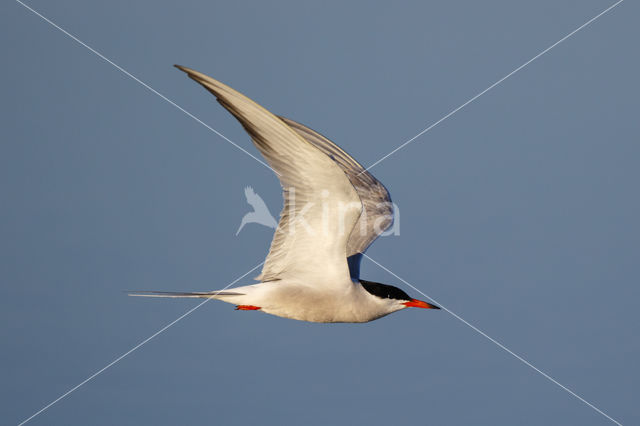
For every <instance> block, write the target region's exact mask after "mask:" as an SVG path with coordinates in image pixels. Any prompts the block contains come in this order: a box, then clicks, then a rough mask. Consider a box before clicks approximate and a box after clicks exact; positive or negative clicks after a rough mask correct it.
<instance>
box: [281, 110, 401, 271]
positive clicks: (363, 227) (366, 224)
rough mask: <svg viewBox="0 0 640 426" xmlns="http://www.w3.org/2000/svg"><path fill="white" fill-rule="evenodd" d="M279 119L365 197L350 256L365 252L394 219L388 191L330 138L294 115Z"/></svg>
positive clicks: (349, 250)
mask: <svg viewBox="0 0 640 426" xmlns="http://www.w3.org/2000/svg"><path fill="white" fill-rule="evenodd" d="M280 119H281V120H282V121H284V122H285V123H286V124H287V125H288V126H289V127H290V128H292V129H293V130H295V131H296V133H298V134H299V135H300V136H302V137H303V138H304V139H305V140H306V141H307V142H309V143H311V144H312V145H313V146H315V147H316V148H318V149H319V150H320V151H322V152H324V153H325V154H326V155H328V156H329V157H330V158H331V159H333V160H334V161H335V162H336V164H338V166H340V168H341V169H342V171H344V172H345V174H346V175H347V177H348V178H349V180H350V181H351V184H352V185H353V186H354V188H355V189H356V192H357V193H358V196H359V197H360V200H361V201H362V214H361V215H360V217H359V218H358V222H357V223H356V224H355V226H354V227H353V230H352V231H351V235H350V236H349V241H348V242H347V256H348V257H351V256H354V255H357V254H359V253H364V251H365V250H366V249H367V247H369V246H370V245H371V243H373V241H374V240H375V239H376V238H378V236H379V235H380V234H382V233H383V232H384V231H386V230H387V229H388V228H389V227H390V226H391V224H392V223H393V204H392V203H391V196H390V195H389V191H387V188H385V187H384V185H382V183H380V181H378V179H376V178H375V177H373V175H372V174H371V173H369V172H368V171H366V170H365V168H364V167H362V166H361V165H360V164H359V163H358V162H357V161H356V160H354V159H353V157H351V156H350V155H349V154H347V153H346V152H344V150H342V149H341V148H340V147H339V146H337V145H336V144H334V143H333V142H331V141H330V140H329V139H327V138H325V137H324V136H322V135H321V134H319V133H318V132H315V131H313V130H311V129H310V128H308V127H306V126H304V125H302V124H300V123H297V122H295V121H293V120H291V119H288V118H285V117H280ZM361 257H362V256H357V257H354V259H358V263H359V260H360V258H361ZM354 278H356V277H354Z"/></svg>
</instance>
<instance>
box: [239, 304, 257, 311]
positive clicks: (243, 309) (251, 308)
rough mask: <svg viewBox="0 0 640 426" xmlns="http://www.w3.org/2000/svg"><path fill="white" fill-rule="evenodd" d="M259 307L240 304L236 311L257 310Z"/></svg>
mask: <svg viewBox="0 0 640 426" xmlns="http://www.w3.org/2000/svg"><path fill="white" fill-rule="evenodd" d="M258 309H260V307H259V306H253V305H238V306H236V311H257V310H258Z"/></svg>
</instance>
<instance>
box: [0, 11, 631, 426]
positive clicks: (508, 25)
mask: <svg viewBox="0 0 640 426" xmlns="http://www.w3.org/2000/svg"><path fill="white" fill-rule="evenodd" d="M613 3H614V2H605V1H581V2H568V1H562V2H557V1H540V2H507V1H488V2H470V1H451V2H400V3H393V4H391V3H389V4H387V3H378V2H373V3H372V2H366V3H365V2H362V3H358V2H353V3H347V4H344V3H342V2H322V3H317V2H316V3H311V2H281V1H275V2H253V1H252V2H224V3H223V2H180V3H179V4H178V3H174V2H166V1H161V2H151V1H147V0H141V1H138V2H125V1H119V0H115V1H112V2H102V3H93V2H81V1H61V2H54V3H52V2H45V1H41V0H38V1H30V2H28V3H27V4H29V5H30V6H31V7H33V8H34V9H36V10H38V11H39V12H40V13H42V14H43V15H44V16H46V17H47V18H49V19H51V20H52V21H53V22H55V23H56V24H58V25H60V26H61V27H63V28H64V29H66V30H67V31H69V32H70V33H72V34H74V35H75V36H77V37H78V38H79V39H81V40H82V41H83V42H85V43H87V44H88V45H90V46H91V47H93V48H95V49H96V50H97V51H99V52H101V53H102V54H104V55H105V56H107V57H108V58H110V59H111V60H112V61H113V62H115V63H116V64H118V65H119V66H121V67H123V68H124V69H126V70H127V71H128V72H130V73H132V74H133V75H135V76H137V77H138V78H140V79H141V80H142V81H144V82H145V83H147V84H148V85H150V86H151V87H153V88H154V89H155V90H157V91H158V92H160V93H162V94H164V95H165V96H167V97H168V98H170V99H172V100H173V101H174V102H175V103H176V104H178V105H180V106H181V107H183V108H185V109H186V110H188V111H189V112H191V113H192V114H194V115H195V116H197V117H199V118H200V119H202V120H203V121H204V122H205V123H207V124H208V125H210V126H211V127H213V128H215V129H216V130H217V131H219V132H221V133H222V134H224V135H225V136H226V137H228V138H229V139H231V140H232V141H234V142H235V143H237V144H238V145H239V146H241V147H243V148H244V149H246V150H248V151H249V152H251V153H252V154H254V155H258V152H257V150H256V149H255V148H254V147H253V146H252V144H251V142H250V140H249V138H248V136H247V135H246V134H245V133H244V131H243V130H242V128H241V126H240V125H239V124H238V123H237V122H236V121H235V120H234V119H233V118H232V117H231V116H230V115H229V114H228V113H227V112H226V111H225V110H224V109H223V108H221V107H220V106H219V105H218V104H217V103H216V102H215V101H214V99H213V97H212V96H211V95H209V94H208V93H207V92H206V91H204V90H203V89H202V88H200V87H198V86H197V85H196V84H195V83H193V82H191V81H190V80H188V79H187V78H186V77H185V76H184V75H183V74H182V73H181V72H179V71H177V70H176V69H174V68H173V67H172V65H173V64H174V63H178V64H183V65H186V66H189V67H192V68H194V69H197V70H199V71H202V72H204V73H206V74H209V75H211V76H213V77H215V78H217V79H219V80H221V81H223V82H225V83H227V84H229V85H231V86H232V87H234V88H236V89H237V90H240V91H242V92H243V93H245V94H246V95H248V96H250V97H251V98H253V99H255V100H256V101H257V102H259V103H261V104H262V105H264V106H265V107H267V108H268V109H270V110H271V111H273V112H274V113H277V114H280V115H284V116H287V117H290V118H292V119H295V120H297V121H300V122H302V123H304V124H306V125H308V126H309V127H311V128H313V129H315V130H318V131H319V132H321V133H323V134H324V135H326V136H328V137H330V138H331V139H332V140H333V141H335V142H336V143H337V144H338V145H340V146H341V147H343V148H344V149H345V150H346V151H347V152H349V153H351V154H352V155H353V156H354V157H355V158H356V159H357V160H359V161H360V162H361V163H363V164H364V165H369V164H372V163H374V162H375V161H377V160H378V159H379V158H381V157H382V156H384V155H386V154H387V153H388V152H390V151H391V150H393V149H394V148H396V147H397V146H398V145H400V144H401V143H403V142H404V141H406V140H408V139H409V138H411V137H413V136H414V135H416V134H417V133H418V132H420V131H421V130H423V129H424V128H426V127H427V126H429V125H430V124H432V123H434V122H436V121H437V120H438V119H440V118H441V117H443V116H444V115H446V114H447V113H448V112H450V111H451V110H453V109H455V108H457V107H458V106H460V105H461V104H463V103H464V102H466V101H467V100H468V99H470V98H471V97H473V96H474V95H476V94H477V93H479V92H481V91H482V90H484V89H485V88H487V87H488V86H490V85H491V84H492V83H494V82H495V81H497V80H499V79H500V78H502V77H503V76H505V75H506V74H508V73H509V72H511V71H513V70H514V69H516V68H517V67H518V66H520V65H521V64H523V63H524V62H526V61H527V60H529V59H530V58H532V57H534V56H535V55H536V54H538V53H539V52H540V51H542V50H543V49H545V48H546V47H548V46H550V45H552V44H553V43H555V42H556V41H558V40H560V39H561V38H562V37H564V36H565V35H567V34H568V33H569V32H571V31H572V30H574V29H575V28H577V27H579V26H580V25H582V24H584V23H585V22H586V21H588V20H589V19H591V18H592V17H594V16H596V15H597V14H598V13H600V12H601V11H602V10H604V9H606V8H607V7H608V6H610V5H611V4H613ZM0 10H1V14H0V16H2V17H1V18H0V20H2V26H1V27H0V32H1V33H2V37H0V46H1V47H2V52H3V57H4V58H5V64H4V65H5V66H4V67H2V70H1V71H0V73H1V74H2V79H1V81H2V93H3V96H2V101H1V102H0V108H1V116H2V126H1V130H0V131H1V132H2V138H1V141H2V142H0V176H1V178H0V200H1V202H2V209H0V254H1V255H0V279H1V280H2V289H3V297H2V299H1V301H0V306H1V308H0V318H1V319H2V320H1V321H0V337H1V338H2V351H0V360H1V361H2V362H1V363H0V365H2V367H0V377H2V380H1V381H0V398H1V400H2V401H3V403H2V404H0V419H2V423H3V424H18V423H19V422H21V421H22V420H24V419H26V418H27V417H29V416H30V415H32V414H33V413H35V412H36V411H38V410H39V409H40V408H42V407H43V406H45V405H46V404H48V403H49V402H51V401H53V400H54V399H56V398H57V397H58V396H60V395H62V394H63V393H64V392H66V391H67V390H69V389H70V388H72V387H73V386H75V385H77V384H78V383H80V382H82V381H83V380H84V379H86V378H87V377H89V376H90V375H91V374H93V373H94V372H96V371H97V370H99V369H101V368H102V367H104V366H105V365H107V364H108V363H110V362H111V361H113V360H114V359H116V358H117V357H118V356H120V355H121V354H123V353H125V352H126V351H128V350H129V349H131V348H132V347H134V346H135V345H136V344H138V343H139V342H141V341H143V340H144V339H146V338H147V337H149V336H151V335H152V334H153V333H155V332H156V331H158V330H159V329H161V328H162V327H163V326H165V325H166V324H168V323H170V322H171V321H173V320H175V319H176V318H178V317H179V316H180V315H182V314H183V313H185V312H187V311H188V310H189V309H191V308H192V307H194V306H195V304H197V303H198V302H194V301H191V300H145V299H140V298H130V297H127V296H126V295H125V291H126V290H139V289H141V290H146V289H157V290H176V291H189V290H212V289H218V288H222V287H224V286H226V285H227V284H228V283H230V282H232V281H233V280H234V279H236V278H237V277H238V276H240V275H242V274H244V273H245V272H247V271H248V270H249V269H251V268H252V267H254V266H255V265H257V264H258V263H259V262H261V261H262V260H263V259H264V256H265V255H266V253H267V249H268V245H269V242H270V240H271V235H272V230H270V229H268V228H266V227H261V226H258V225H247V226H246V227H245V228H244V229H243V230H242V232H241V233H240V234H239V235H238V236H236V235H235V232H236V230H237V229H238V226H239V224H240V220H241V218H242V216H243V215H244V214H245V213H246V212H247V211H248V210H249V206H248V205H247V204H246V201H245V197H244V187H245V186H247V185H251V186H252V187H253V188H254V189H255V191H256V192H257V193H259V194H260V195H261V196H262V197H263V198H264V200H265V202H266V203H267V205H268V206H269V208H270V209H271V211H272V212H274V213H275V212H277V211H279V209H280V205H281V195H280V189H279V185H278V182H277V179H276V177H275V176H274V175H273V174H272V172H271V171H270V170H268V169H267V168H265V167H264V166H262V165H260V164H259V163H257V162H256V161H255V160H254V159H252V158H251V157H249V156H248V155H246V154H244V153H242V152H241V151H240V150H238V149H237V148H235V147H233V146H232V145H231V144H229V143H228V142H226V141H224V140H223V139H222V138H220V137H219V136H217V135H215V134H214V133H212V132H211V131H210V130H208V129H207V128H206V127H204V126H202V125H201V124H199V123H198V122H196V121H194V120H193V119H192V118H190V117H188V116H187V115H185V114H184V113H183V112H181V111H180V110H178V109H176V108H175V107H174V106H172V105H170V104H169V103H167V102H166V101H165V100H163V99H161V98H160V97H159V96H157V95H156V94H154V93H152V92H150V91H149V90H147V89H145V88H144V87H143V86H141V85H140V84H139V83H138V82H136V81H134V80H132V79H131V78H129V77H127V76H126V75H124V74H123V73H122V72H120V71H118V70H117V69H116V68H114V67H113V66H112V65H110V64H108V63H107V62H105V61H104V60H102V59H100V58H99V57H97V56H96V55H95V54H93V53H91V52H90V51H89V50H87V49H86V48H84V47H82V46H80V45H79V44H78V43H76V42H75V41H73V40H71V39H70V38H69V37H68V36H66V35H64V34H63V33H61V32H60V31H58V30H56V29H55V28H53V27H52V26H51V25H49V24H47V23H46V22H45V21H43V20H42V19H41V18H39V17H37V16H36V15H35V14H33V13H32V12H30V11H29V10H27V9H26V8H25V7H23V6H21V5H20V4H19V3H16V2H3V4H2V5H1V6H0ZM638 11H639V10H638V5H637V4H636V3H634V2H629V1H626V2H623V3H621V4H620V5H619V6H618V7H616V8H614V9H613V10H612V11H611V12H609V13H607V14H606V15H604V16H602V17H601V18H599V19H598V20H597V21H595V22H594V23H593V24H591V25H590V26H588V27H587V28H585V29H584V30H582V31H580V32H578V33H577V34H575V35H574V36H573V37H571V38H570V39H568V40H566V41H565V42H563V43H562V44H560V45H558V46H557V47H555V48H554V49H552V50H551V51H549V52H548V53H547V54H545V55H544V56H542V57H541V58H539V59H537V60H536V61H534V62H533V63H531V64H530V65H528V66H527V67H525V68H523V69H522V70H521V71H519V72H518V73H517V74H515V75H513V76H512V77H510V78H509V79H507V80H505V81H504V82H503V83H501V84H500V85H498V86H496V87H495V88H494V89H492V90H491V91H489V92H487V93H486V94H485V95H483V96H482V97H480V98H479V99H477V100H476V101H474V102H473V103H471V104H469V105H468V106H467V107H465V108H463V109H462V110H460V111H459V112H457V113H456V114H455V115H453V116H451V117H450V118H448V119H447V120H445V121H443V122H442V123H441V124H439V125H438V126H436V127H435V128H433V129H432V130H430V131H429V132H427V133H426V134H424V135H423V136H421V137H420V138H418V139H416V140H415V141H414V142H413V143H412V144H410V145H409V146H407V147H406V148H404V149H402V150H400V151H399V152H397V153H396V154H394V155H393V156H391V157H389V158H388V159H386V160H384V161H383V162H381V163H380V164H378V165H377V166H376V167H374V168H373V169H372V172H373V173H374V175H375V176H376V177H377V178H378V179H379V180H381V181H382V182H383V183H384V184H385V185H386V186H387V188H388V189H389V190H390V192H391V195H392V198H393V200H394V202H395V203H396V204H397V206H398V208H399V210H400V219H399V224H400V235H397V236H392V237H387V238H381V239H380V240H378V241H377V242H376V244H374V245H373V246H372V247H371V249H370V250H369V252H368V254H369V255H370V256H371V257H372V258H374V259H375V260H376V261H378V262H380V263H381V264H382V265H384V266H385V267H386V268H388V269H389V270H391V271H393V272H394V273H395V274H397V275H398V276H400V277H402V278H403V279H404V280H406V281H407V282H409V283H411V284H412V285H414V286H415V287H417V288H419V289H420V290H421V291H423V292H424V293H426V294H427V295H429V296H432V297H433V298H435V299H436V300H437V301H438V302H440V303H441V304H442V305H444V306H445V307H447V308H448V309H450V310H451V311H453V312H455V313H456V314H458V315H460V316H461V317H462V318H464V319H465V320H466V321H468V322H469V323H471V324H473V325H474V326H476V327H478V328H479V329H481V330H483V331H484V332H486V333H487V334H488V335H490V336H491V337H493V338H495V339H497V340H498V341H500V342H501V343H503V344H504V345H506V346H507V347H508V348H510V349H511V350H513V351H514V352H516V353H518V354H519V355H521V356H522V357H524V358H525V359H527V360H528V361H530V362H531V363H532V364H533V365H535V366H536V367H538V368H540V369H541V370H542V371H544V372H546V373H548V374H549V375H551V376H552V377H554V378H555V379H556V380H558V381H559V382H560V383H562V384H563V385H564V386H567V387H568V388H570V389H572V390H573V391H575V392H576V393H577V394H579V395H580V396H581V397H583V398H584V399H585V400H587V401H589V402H590V403H592V404H593V405H595V406H596V407H598V408H599V409H600V410H602V411H603V412H605V413H607V414H608V415H610V416H611V417H613V418H614V419H616V420H618V421H620V422H621V423H624V424H635V423H638V421H639V420H640V413H639V412H638V408H637V403H636V399H637V398H636V397H635V396H636V395H638V393H639V392H640V389H639V383H640V369H639V368H638V365H637V359H638V358H639V357H640V341H639V339H638V323H639V314H638V309H637V306H636V305H637V301H638V300H639V299H640V291H639V289H638V281H639V278H640V272H639V270H638V264H639V258H640V226H638V218H639V217H640V201H639V199H638V196H637V193H638V189H637V186H638V182H640V168H639V167H638V161H637V159H638V156H639V154H640V147H639V146H638V131H639V130H640V129H639V122H638V119H637V115H638V101H637V99H638V95H639V94H640V93H639V90H638V83H637V75H640V61H639V58H638V53H637V40H638V37H639V35H640V34H639V33H638V32H639V29H638V25H637V22H636V21H637V20H636V18H635V17H636V16H637V13H638ZM362 269H363V270H362V276H363V277H364V278H366V279H369V280H372V281H379V282H383V283H388V284H392V285H396V286H398V287H401V288H403V289H404V290H405V291H407V292H408V293H409V294H411V295H413V296H418V294H417V293H416V292H415V291H414V290H412V289H411V288H409V287H407V286H406V285H404V284H403V283H402V282H401V281H400V280H398V279H397V278H395V277H393V276H392V275H390V274H388V273H387V272H385V271H384V270H383V269H381V268H379V267H378V266H376V265H375V264H373V263H371V262H364V263H363V268H362ZM254 275H257V274H254ZM254 275H250V276H249V277H247V278H245V279H244V280H242V281H241V282H239V283H238V284H248V283H250V282H251V280H250V279H249V278H250V277H251V276H254ZM250 422H261V423H262V424H268V425H280V424H302V423H304V424H308V425H324V424H328V423H330V424H360V423H367V424H370V425H378V424H389V423H393V424H424V423H428V424H448V425H466V424H503V425H511V424H581V425H600V424H612V423H611V422H610V421H609V420H607V419H606V418H605V417H604V416H603V415H601V414H599V413H598V412H596V411H595V410H593V409H592V408H590V407H589V406H587V405H586V404H584V403H583V402H581V401H579V400H578V399H576V398H575V397H573V396H572V395H570V394H569V393H567V392H566V391H564V390H562V389H561V388H560V387H558V386H556V385H555V384H553V383H551V382H550V381H549V380H547V379H546V378H544V377H542V376H541V375H540V374H538V373H536V372H535V371H533V370H532V369H531V368H529V367H527V366H526V365H524V364H523V363H522V362H520V361H518V360H517V359H515V358H514V357H512V356H511V355H509V354H508V353H506V352H505V351H503V350H502V349H500V348H499V347H498V346H496V345H495V344H494V343H492V342H490V341H489V340H487V339H486V338H485V337H483V336H481V335H480V334H478V333H477V332H476V331H474V330H472V329H471V328H469V327H468V326H466V325H465V324H463V323H462V322H461V321H459V320H458V319H456V318H455V317H454V316H452V315H450V314H448V313H447V312H445V311H423V310H407V311H403V312H400V313H397V314H394V315H391V316H389V317H386V318H383V319H381V320H378V321H375V322H372V323H369V324H336V325H326V324H309V323H303V322H296V321H290V320H285V319H281V318H277V317H272V316H268V315H264V314H261V313H259V312H236V311H234V310H233V307H232V306H231V305H228V304H223V303H220V302H215V301H212V302H210V303H207V304H206V305H204V306H203V307H202V308H200V309H197V310H196V311H194V312H193V313H192V314H190V315H189V316H187V317H185V318H184V319H183V320H181V321H180V322H178V323H177V324H176V325H174V326H173V327H171V328H169V329H168V330H167V331H165V332H164V333H162V334H160V335H159V336H157V337H156V338H155V339H153V340H151V341H150V342H149V343H147V344H146V345H144V346H142V347H141V348H140V349H138V350H136V351H135V352H133V353H132V354H130V355H129V356H128V357H126V358H124V359H123V360H122V361H120V362H118V363H117V364H115V365H113V367H111V368H110V369H108V370H106V371H105V372H104V373H102V374H100V375H99V376H97V377H96V378H95V379H94V380H92V381H90V382H88V383H87V384H85V385H84V386H82V387H81V388H79V389H78V390H77V391H75V392H74V393H72V394H70V395H69V396H68V397H66V398H65V399H63V400H61V401H60V402H58V403H57V404H55V405H53V406H52V407H51V408H49V409H48V410H46V411H45V412H43V413H41V414H40V415H39V416H37V417H35V418H34V419H33V420H32V421H31V422H30V423H29V424H33V425H36V424H42V425H52V424H55V425H69V424H93V425H103V424H104V425H109V424H123V425H127V424H131V425H134V424H135V425H139V424H156V425H165V424H166V425H173V424H225V425H235V424H247V423H250Z"/></svg>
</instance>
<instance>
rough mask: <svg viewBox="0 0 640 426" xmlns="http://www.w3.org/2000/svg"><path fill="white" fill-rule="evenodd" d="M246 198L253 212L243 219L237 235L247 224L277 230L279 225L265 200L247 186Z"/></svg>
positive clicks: (245, 190)
mask: <svg viewBox="0 0 640 426" xmlns="http://www.w3.org/2000/svg"><path fill="white" fill-rule="evenodd" d="M244 196H245V197H246V199H247V203H249V205H250V206H251V207H253V211H252V212H249V213H247V214H245V215H244V216H243V217H242V221H241V222H240V227H239V228H238V230H237V231H236V235H238V234H239V233H240V231H242V228H244V225H246V224H247V223H259V224H260V225H264V226H266V227H269V228H273V229H276V227H277V226H278V223H277V222H276V220H275V219H274V218H273V215H272V214H271V212H270V211H269V207H267V205H266V204H265V202H264V200H263V199H262V198H261V197H260V196H259V195H258V194H256V192H255V191H254V190H253V188H252V187H250V186H247V187H246V188H245V189H244Z"/></svg>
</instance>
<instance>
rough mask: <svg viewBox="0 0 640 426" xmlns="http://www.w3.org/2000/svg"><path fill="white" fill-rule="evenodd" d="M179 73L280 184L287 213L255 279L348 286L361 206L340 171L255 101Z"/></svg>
mask: <svg viewBox="0 0 640 426" xmlns="http://www.w3.org/2000/svg"><path fill="white" fill-rule="evenodd" d="M177 67H178V68H179V69H181V70H182V71H184V72H186V73H187V74H188V75H189V77H191V78H192V79H193V80H195V81H196V82H198V83H200V84H201V85H202V86H204V87H205V88H206V89H207V90H209V91H210V92H211V93H213V94H214V95H215V96H216V98H217V100H218V102H220V104H221V105H222V106H223V107H225V108H226V109H227V110H228V111H229V112H230V113H231V114H233V115H234V116H235V117H236V119H237V120H238V121H239V122H240V123H241V124H242V126H243V127H244V129H245V130H246V131H247V133H249V135H250V136H251V139H252V140H253V142H254V144H255V145H256V147H257V148H258V150H259V151H260V152H261V154H262V155H263V156H264V158H265V159H266V160H267V162H268V163H269V165H270V166H271V167H272V169H273V170H274V171H275V172H276V174H277V175H278V178H279V179H280V184H281V185H282V187H283V198H284V208H283V210H282V212H281V214H280V222H279V224H278V228H277V229H276V232H275V234H274V238H273V241H272V242H271V248H270V250H269V254H268V256H267V258H266V260H265V264H264V267H263V269H262V273H261V274H260V276H259V277H258V278H257V279H260V280H261V281H263V282H264V281H275V280H279V279H282V278H283V277H286V276H287V275H288V274H291V275H294V276H296V278H300V277H302V276H304V275H305V274H308V275H309V276H310V277H318V276H324V277H326V280H327V282H330V281H332V279H333V278H336V280H335V281H339V282H345V281H344V280H342V281H341V279H342V278H346V279H347V280H348V277H349V271H348V267H347V261H346V256H347V248H346V247H347V241H348V240H349V235H350V234H351V230H352V229H353V227H354V225H355V224H356V222H357V220H358V217H359V216H360V213H361V211H362V203H361V201H360V198H359V197H358V193H357V192H356V190H355V188H354V186H353V185H352V183H351V181H350V180H349V179H348V178H347V176H346V175H345V173H344V172H343V170H342V169H341V168H340V166H339V165H338V164H337V163H336V162H335V161H333V160H331V158H329V157H328V156H327V155H325V154H324V153H323V152H322V151H321V150H320V149H318V148H317V147H316V146H314V144H312V143H310V142H308V141H307V140H305V139H304V138H303V137H301V136H300V135H299V134H298V133H297V132H295V131H294V130H293V129H292V128H291V127H289V126H288V125H287V124H285V123H284V122H283V121H282V120H281V119H280V118H278V117H276V116H275V115H273V114H271V113H270V112H269V111H267V110H266V109H264V108H263V107H261V106H260V105H258V104H257V103H255V102H253V101H252V100H251V99H249V98H247V97H245V96H244V95H242V94H241V93H239V92H237V91H235V90H233V89H232V88H230V87H228V86H226V85H224V84H223V83H220V82H219V81H217V80H214V79H213V78H211V77H208V76H206V75H204V74H202V73H199V72H197V71H194V70H191V69H189V68H185V67H180V66H177Z"/></svg>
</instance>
